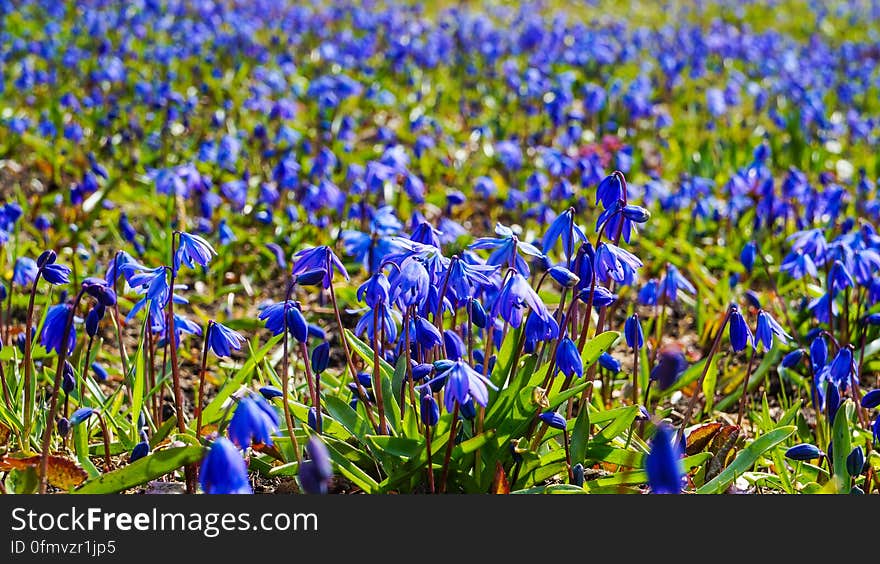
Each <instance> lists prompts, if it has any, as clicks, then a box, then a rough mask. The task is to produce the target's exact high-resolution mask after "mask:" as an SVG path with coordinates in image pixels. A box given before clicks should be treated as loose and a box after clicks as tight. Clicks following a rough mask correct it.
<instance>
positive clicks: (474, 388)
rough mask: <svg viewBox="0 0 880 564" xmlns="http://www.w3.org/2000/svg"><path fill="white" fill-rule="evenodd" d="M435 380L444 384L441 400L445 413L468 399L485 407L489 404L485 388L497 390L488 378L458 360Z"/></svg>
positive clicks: (487, 391)
mask: <svg viewBox="0 0 880 564" xmlns="http://www.w3.org/2000/svg"><path fill="white" fill-rule="evenodd" d="M435 380H444V382H445V383H444V385H443V389H444V394H443V400H444V406H445V407H446V411H449V412H451V411H452V410H453V409H454V407H455V402H458V404H459V405H463V404H464V403H465V402H467V400H468V399H470V398H473V399H474V401H475V402H476V403H478V404H480V405H482V406H483V407H486V405H487V404H488V403H489V390H488V389H487V387H486V386H489V387H491V388H492V389H497V388H495V386H494V385H493V384H492V382H490V381H489V379H488V378H486V377H484V376H483V375H482V374H480V373H479V372H477V371H476V370H474V369H473V368H471V367H470V366H469V365H468V364H467V363H466V362H465V361H463V360H460V359H459V360H456V361H455V362H452V363H451V364H450V365H449V367H448V368H447V369H446V370H444V371H443V372H442V373H440V374H439V375H438V376H437V377H436V378H435Z"/></svg>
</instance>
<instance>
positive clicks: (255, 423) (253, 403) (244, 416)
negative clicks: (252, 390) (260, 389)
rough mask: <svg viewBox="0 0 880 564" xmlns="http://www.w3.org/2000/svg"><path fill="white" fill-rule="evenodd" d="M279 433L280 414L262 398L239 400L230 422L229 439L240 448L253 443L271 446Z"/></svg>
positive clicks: (254, 396)
mask: <svg viewBox="0 0 880 564" xmlns="http://www.w3.org/2000/svg"><path fill="white" fill-rule="evenodd" d="M277 432H278V414H277V413H276V412H275V410H274V409H273V408H272V406H271V405H269V404H268V403H267V402H266V400H265V399H264V398H263V397H262V396H259V395H256V394H253V395H249V396H247V397H244V398H242V399H241V400H239V402H238V405H237V406H236V407H235V412H234V413H233V414H232V419H231V420H230V421H229V438H230V439H232V442H234V443H235V444H236V445H237V446H238V447H239V448H247V447H249V446H251V443H252V442H255V443H262V444H266V445H271V444H272V435H273V434H274V433H277Z"/></svg>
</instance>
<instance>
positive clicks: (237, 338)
mask: <svg viewBox="0 0 880 564" xmlns="http://www.w3.org/2000/svg"><path fill="white" fill-rule="evenodd" d="M244 342H245V340H244V337H242V336H241V335H240V334H239V333H238V332H236V331H233V330H232V329H230V328H229V327H227V326H225V325H223V324H222V323H217V322H216V321H215V322H213V323H212V325H211V329H210V331H209V332H208V347H210V349H211V351H212V352H213V353H214V354H216V355H217V356H219V357H228V356H231V355H232V351H234V350H235V351H239V350H241V345H242V343H244Z"/></svg>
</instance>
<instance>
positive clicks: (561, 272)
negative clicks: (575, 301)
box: [547, 266, 581, 288]
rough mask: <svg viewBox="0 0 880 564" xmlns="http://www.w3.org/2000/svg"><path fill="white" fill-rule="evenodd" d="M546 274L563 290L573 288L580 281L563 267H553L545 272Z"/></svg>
mask: <svg viewBox="0 0 880 564" xmlns="http://www.w3.org/2000/svg"><path fill="white" fill-rule="evenodd" d="M547 274H549V275H550V277H551V278H553V280H556V282H558V283H559V285H560V286H562V287H563V288H574V287H575V286H577V285H578V283H579V282H580V281H581V279H580V278H579V277H578V275H577V274H575V273H574V272H572V271H570V270H569V269H567V268H565V267H564V266H553V267H551V268H550V270H548V271H547Z"/></svg>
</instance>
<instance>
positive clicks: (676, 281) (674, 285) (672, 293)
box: [659, 264, 697, 304]
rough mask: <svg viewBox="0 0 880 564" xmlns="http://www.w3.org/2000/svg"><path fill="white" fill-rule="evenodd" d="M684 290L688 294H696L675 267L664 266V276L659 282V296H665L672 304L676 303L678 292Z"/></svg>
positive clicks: (695, 290)
mask: <svg viewBox="0 0 880 564" xmlns="http://www.w3.org/2000/svg"><path fill="white" fill-rule="evenodd" d="M679 290H684V291H685V292H687V293H688V294H692V295H693V294H696V293H697V289H696V288H694V285H693V284H691V283H690V282H689V281H688V279H687V278H685V277H684V276H682V275H681V273H680V272H679V271H678V269H677V268H676V267H675V265H672V264H667V265H666V276H665V277H664V278H663V280H662V281H661V282H660V289H659V291H660V294H662V295H665V296H666V299H667V301H668V302H669V303H671V304H674V303H676V302H677V301H678V291H679Z"/></svg>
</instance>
